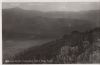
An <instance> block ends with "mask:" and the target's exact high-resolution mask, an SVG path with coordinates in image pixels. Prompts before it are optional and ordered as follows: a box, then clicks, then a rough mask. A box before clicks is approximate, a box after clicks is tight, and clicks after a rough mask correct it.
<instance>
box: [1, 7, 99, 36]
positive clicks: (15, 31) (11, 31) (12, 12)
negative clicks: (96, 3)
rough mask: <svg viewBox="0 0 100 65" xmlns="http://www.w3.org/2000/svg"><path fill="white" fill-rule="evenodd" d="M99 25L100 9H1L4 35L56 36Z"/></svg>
mask: <svg viewBox="0 0 100 65" xmlns="http://www.w3.org/2000/svg"><path fill="white" fill-rule="evenodd" d="M98 26H100V10H92V11H82V12H59V11H58V12H40V11H33V10H23V9H20V8H11V9H3V10H2V30H3V36H4V37H8V38H9V37H12V38H13V37H16V36H19V37H20V36H22V37H23V36H26V37H27V36H29V37H30V36H33V37H40V38H55V37H56V38H58V37H60V36H62V35H64V34H66V33H69V32H71V31H73V30H79V31H86V30H90V29H92V28H95V27H98Z"/></svg>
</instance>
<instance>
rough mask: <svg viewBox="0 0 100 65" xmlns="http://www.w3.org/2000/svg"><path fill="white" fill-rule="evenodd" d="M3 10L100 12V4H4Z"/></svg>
mask: <svg viewBox="0 0 100 65" xmlns="http://www.w3.org/2000/svg"><path fill="white" fill-rule="evenodd" d="M2 7H3V9H7V8H14V7H19V8H22V9H26V10H39V11H84V10H100V2H83V3H82V2H70V3H67V2H58V3H57V2H44V3H43V2H35V3H32V2H31V3H15V2H13V3H3V4H2Z"/></svg>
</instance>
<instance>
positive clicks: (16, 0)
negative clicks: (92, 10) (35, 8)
mask: <svg viewBox="0 0 100 65" xmlns="http://www.w3.org/2000/svg"><path fill="white" fill-rule="evenodd" d="M2 2H100V0H2Z"/></svg>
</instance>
